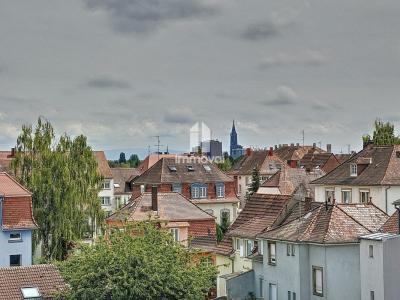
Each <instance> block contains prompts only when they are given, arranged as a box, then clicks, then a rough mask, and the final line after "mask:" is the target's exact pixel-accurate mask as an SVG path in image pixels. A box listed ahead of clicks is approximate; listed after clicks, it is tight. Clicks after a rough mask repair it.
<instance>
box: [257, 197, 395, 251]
mask: <svg viewBox="0 0 400 300" xmlns="http://www.w3.org/2000/svg"><path fill="white" fill-rule="evenodd" d="M368 216H369V217H370V219H369V218H368ZM387 218H388V217H387V215H386V214H385V213H384V212H382V211H381V210H380V209H378V208H377V207H376V206H374V205H372V204H356V205H355V204H337V205H328V206H325V204H324V203H321V204H320V206H318V207H317V208H314V209H313V210H312V211H310V212H308V213H307V214H305V215H303V216H302V217H301V218H296V219H294V220H292V221H291V222H288V223H286V224H284V225H281V226H279V227H276V228H274V229H272V230H269V231H266V232H264V233H262V234H260V235H259V237H262V238H266V239H273V240H283V241H295V242H309V243H319V244H338V243H355V242H358V238H359V237H360V236H361V235H365V234H370V233H372V232H375V231H376V230H377V228H380V227H381V226H382V225H383V224H384V223H385V222H386V220H387Z"/></svg>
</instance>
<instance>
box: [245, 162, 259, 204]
mask: <svg viewBox="0 0 400 300" xmlns="http://www.w3.org/2000/svg"><path fill="white" fill-rule="evenodd" d="M259 187H260V172H259V171H258V168H256V167H254V168H253V171H252V173H251V185H250V186H249V189H248V194H249V197H250V196H251V195H253V194H254V193H257V191H258V188H259Z"/></svg>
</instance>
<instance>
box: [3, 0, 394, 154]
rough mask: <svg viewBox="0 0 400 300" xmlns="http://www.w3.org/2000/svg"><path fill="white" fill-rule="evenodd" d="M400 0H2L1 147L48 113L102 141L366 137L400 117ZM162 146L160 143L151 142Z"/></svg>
mask: <svg viewBox="0 0 400 300" xmlns="http://www.w3.org/2000/svg"><path fill="white" fill-rule="evenodd" d="M399 15H400V2H399V1H398V0H379V1H376V0H336V1H330V0H307V1H303V0H68V1H61V0H35V1H18V0H15V1H7V0H0V38H1V42H0V104H1V105H0V146H1V148H9V147H11V146H12V145H14V144H15V140H16V137H17V135H18V132H19V130H20V127H21V125H22V124H24V123H32V122H35V120H36V119H37V118H38V116H40V115H41V116H44V117H46V118H47V119H49V120H50V121H51V122H52V123H53V125H54V126H55V127H56V129H57V131H58V132H67V133H69V134H71V135H76V134H80V133H84V134H85V135H87V136H88V138H89V141H90V143H91V144H92V145H93V146H94V147H95V148H96V149H126V148H147V146H148V145H151V146H153V145H154V144H155V138H154V137H153V136H155V135H160V136H161V143H162V144H165V145H166V144H168V145H169V147H170V148H173V149H183V150H187V148H188V147H189V133H188V130H189V128H190V127H191V125H192V124H193V123H194V122H196V121H204V122H205V123H206V124H208V125H209V127H210V128H211V129H212V130H213V137H215V138H218V139H220V140H222V141H223V142H224V147H225V146H227V143H228V134H229V131H230V127H231V123H232V119H235V120H237V131H238V133H239V142H240V143H241V144H243V145H245V146H269V145H274V144H279V143H291V142H294V143H296V142H301V139H302V136H301V131H302V130H303V129H304V130H305V139H306V143H313V142H317V143H319V142H321V143H322V144H326V143H332V144H333V145H334V150H336V151H339V152H340V150H343V151H344V152H345V151H347V145H348V144H351V146H352V148H354V149H357V148H359V147H360V136H361V135H362V134H363V133H367V132H368V131H369V130H370V128H371V125H372V123H373V121H374V119H375V118H377V117H380V118H383V119H385V120H390V121H392V122H395V123H396V124H398V125H399V126H400V122H399V121H400V100H399V97H398V94H399V90H400V85H399V83H400V80H399V79H400V18H399ZM153 148H154V147H153Z"/></svg>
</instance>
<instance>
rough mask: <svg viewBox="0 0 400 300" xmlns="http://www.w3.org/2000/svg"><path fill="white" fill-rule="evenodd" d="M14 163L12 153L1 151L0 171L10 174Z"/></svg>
mask: <svg viewBox="0 0 400 300" xmlns="http://www.w3.org/2000/svg"><path fill="white" fill-rule="evenodd" d="M11 161H12V156H11V151H0V171H1V172H9V171H10V165H11Z"/></svg>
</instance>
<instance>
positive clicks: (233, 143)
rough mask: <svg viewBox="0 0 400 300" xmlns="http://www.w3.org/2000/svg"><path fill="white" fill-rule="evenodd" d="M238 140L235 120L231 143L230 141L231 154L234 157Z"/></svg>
mask: <svg viewBox="0 0 400 300" xmlns="http://www.w3.org/2000/svg"><path fill="white" fill-rule="evenodd" d="M237 146H238V142H237V133H236V128H235V120H233V122H232V130H231V143H230V155H231V156H232V157H233V156H235V155H234V152H235V149H237Z"/></svg>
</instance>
